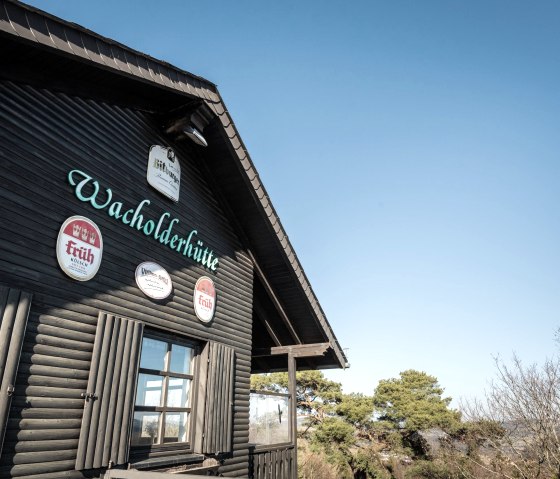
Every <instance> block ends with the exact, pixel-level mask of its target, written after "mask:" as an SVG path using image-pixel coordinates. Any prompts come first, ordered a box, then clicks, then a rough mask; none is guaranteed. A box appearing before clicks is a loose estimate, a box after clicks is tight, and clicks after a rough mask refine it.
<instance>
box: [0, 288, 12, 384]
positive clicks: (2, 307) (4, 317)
mask: <svg viewBox="0 0 560 479" xmlns="http://www.w3.org/2000/svg"><path fill="white" fill-rule="evenodd" d="M12 294H14V293H12ZM9 296H10V288H7V287H0V321H2V322H1V323H0V380H1V379H2V377H3V376H4V366H5V365H6V358H7V357H8V345H9V344H10V338H11V336H12V329H13V327H14V321H15V304H14V302H13V300H12V301H8V299H9Z"/></svg>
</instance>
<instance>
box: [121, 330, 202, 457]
mask: <svg viewBox="0 0 560 479" xmlns="http://www.w3.org/2000/svg"><path fill="white" fill-rule="evenodd" d="M196 352H197V351H196V347H195V345H194V344H190V343H187V342H178V341H175V340H174V341H171V340H167V339H165V338H160V337H157V336H148V335H145V336H144V338H143V339H142V353H141V355H140V369H139V371H138V386H137V389H136V403H135V406H134V420H133V426H132V440H131V445H132V446H147V447H151V446H154V445H164V444H174V443H175V444H178V443H182V444H188V443H189V442H190V422H191V415H192V414H191V413H192V398H193V397H194V394H193V392H192V389H193V387H192V386H193V380H194V376H193V371H194V361H195V356H196Z"/></svg>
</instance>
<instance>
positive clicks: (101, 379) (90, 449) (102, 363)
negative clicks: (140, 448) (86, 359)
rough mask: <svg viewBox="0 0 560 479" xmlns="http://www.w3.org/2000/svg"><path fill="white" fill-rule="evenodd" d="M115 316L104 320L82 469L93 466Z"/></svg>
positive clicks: (109, 316)
mask: <svg viewBox="0 0 560 479" xmlns="http://www.w3.org/2000/svg"><path fill="white" fill-rule="evenodd" d="M114 322H115V317H114V316H112V315H107V318H106V320H105V328H104V329H105V331H104V332H103V343H102V345H101V354H100V355H99V364H98V371H97V373H96V375H97V380H96V382H95V396H96V398H95V399H94V401H93V407H92V413H91V422H90V426H89V436H88V438H87V447H86V460H85V464H84V469H91V468H92V467H93V459H94V456H95V444H96V442H97V428H98V426H99V414H100V410H101V403H100V398H102V397H103V393H104V391H103V386H104V385H105V371H106V369H107V361H108V359H109V349H110V348H109V345H110V344H111V333H112V331H113V324H114Z"/></svg>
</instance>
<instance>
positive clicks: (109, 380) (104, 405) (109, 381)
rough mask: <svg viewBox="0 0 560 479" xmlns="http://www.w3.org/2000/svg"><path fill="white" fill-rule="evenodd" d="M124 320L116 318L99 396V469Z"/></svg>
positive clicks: (95, 457)
mask: <svg viewBox="0 0 560 479" xmlns="http://www.w3.org/2000/svg"><path fill="white" fill-rule="evenodd" d="M121 323H122V320H120V318H115V320H114V321H113V328H112V330H111V340H110V342H109V354H107V365H106V367H105V378H104V381H103V392H102V393H101V394H99V399H98V401H99V404H100V407H99V421H98V425H97V435H96V440H95V453H94V455H93V467H94V469H98V468H100V467H101V466H102V460H103V450H104V446H105V444H104V441H105V432H106V430H107V429H109V428H108V422H107V419H108V417H109V410H110V409H112V406H113V407H114V405H112V404H111V396H112V390H113V386H114V378H113V373H114V371H115V356H116V352H117V342H118V339H119V331H120V326H121Z"/></svg>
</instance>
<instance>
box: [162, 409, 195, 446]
mask: <svg viewBox="0 0 560 479" xmlns="http://www.w3.org/2000/svg"><path fill="white" fill-rule="evenodd" d="M188 419H189V414H188V413H186V412H181V413H167V415H166V417H165V426H164V427H165V437H164V438H163V442H187V433H188Z"/></svg>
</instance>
